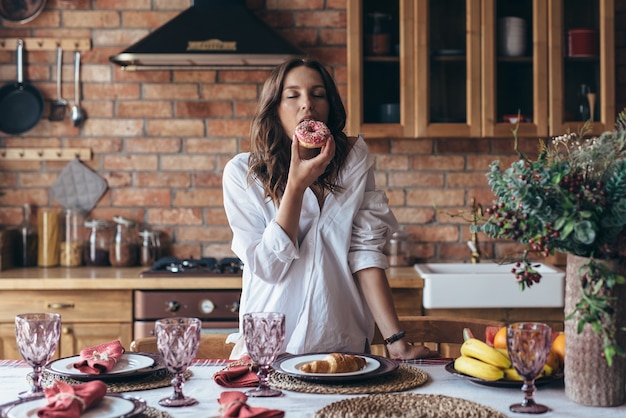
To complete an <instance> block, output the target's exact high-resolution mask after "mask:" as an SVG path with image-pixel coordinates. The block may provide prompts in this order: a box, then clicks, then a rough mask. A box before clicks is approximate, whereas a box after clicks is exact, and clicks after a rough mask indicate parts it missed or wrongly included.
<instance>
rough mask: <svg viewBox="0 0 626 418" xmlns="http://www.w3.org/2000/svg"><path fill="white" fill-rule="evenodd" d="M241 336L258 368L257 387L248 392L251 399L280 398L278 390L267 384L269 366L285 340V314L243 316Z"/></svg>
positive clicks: (259, 313) (263, 313)
mask: <svg viewBox="0 0 626 418" xmlns="http://www.w3.org/2000/svg"><path fill="white" fill-rule="evenodd" d="M243 336H244V339H245V341H246V348H247V349H248V355H249V356H250V359H252V360H253V361H254V362H255V363H257V365H258V367H259V371H258V372H257V374H258V375H259V386H258V387H257V388H256V389H253V390H249V391H247V392H246V395H248V396H252V397H266V396H280V395H282V392H281V391H280V390H276V389H272V388H270V386H269V384H268V380H269V370H270V367H271V366H270V365H271V364H272V362H273V361H274V360H276V357H277V356H278V354H279V353H280V350H281V348H282V347H283V341H284V340H285V314H283V313H280V312H254V313H247V314H244V316H243Z"/></svg>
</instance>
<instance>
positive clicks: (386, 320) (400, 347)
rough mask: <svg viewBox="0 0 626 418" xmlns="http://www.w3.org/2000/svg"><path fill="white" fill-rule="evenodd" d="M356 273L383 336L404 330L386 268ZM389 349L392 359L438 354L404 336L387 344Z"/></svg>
mask: <svg viewBox="0 0 626 418" xmlns="http://www.w3.org/2000/svg"><path fill="white" fill-rule="evenodd" d="M355 275H356V277H357V280H358V281H359V286H361V289H362V291H363V295H364V296H365V300H366V301H367V305H368V306H369V308H370V311H371V312H372V315H373V316H374V319H375V320H376V324H377V325H378V329H379V330H380V333H381V334H382V335H383V337H385V338H387V337H389V336H391V335H394V334H396V333H397V332H400V331H402V330H401V329H400V321H399V320H398V315H397V314H396V309H395V307H394V304H393V299H392V296H391V288H390V287H389V282H388V281H387V275H386V274H385V270H383V269H380V268H375V267H372V268H367V269H363V270H360V271H357V272H356V273H355ZM387 350H389V355H390V356H391V358H392V359H398V360H408V359H415V358H425V357H432V356H434V355H436V353H434V352H431V351H430V350H429V349H428V347H425V346H424V345H412V344H408V343H407V342H406V341H405V339H404V338H401V339H399V340H397V341H396V342H393V343H391V344H389V345H387Z"/></svg>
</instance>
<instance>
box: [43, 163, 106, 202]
mask: <svg viewBox="0 0 626 418" xmlns="http://www.w3.org/2000/svg"><path fill="white" fill-rule="evenodd" d="M107 187H108V186H107V182H106V180H105V179H103V178H102V177H100V175H99V174H98V173H96V172H95V171H92V170H91V169H90V168H89V167H87V166H86V165H84V164H83V163H82V162H81V161H80V160H79V159H78V158H75V159H73V160H72V161H70V162H69V163H68V165H66V166H65V168H64V169H63V171H61V174H60V175H59V177H58V178H57V179H56V181H55V182H54V184H53V185H52V187H51V189H50V196H51V197H52V198H53V199H55V200H57V201H58V202H59V203H61V204H62V205H63V206H64V207H66V208H75V209H82V210H83V211H85V213H89V212H90V211H91V210H92V209H93V208H94V207H95V206H96V204H97V203H98V200H100V198H101V197H102V195H103V194H104V192H105V191H106V189H107Z"/></svg>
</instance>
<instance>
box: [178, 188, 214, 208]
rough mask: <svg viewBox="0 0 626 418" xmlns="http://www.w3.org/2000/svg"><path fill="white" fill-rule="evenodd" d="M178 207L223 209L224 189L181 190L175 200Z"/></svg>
mask: <svg viewBox="0 0 626 418" xmlns="http://www.w3.org/2000/svg"><path fill="white" fill-rule="evenodd" d="M173 203H174V206H176V207H215V206H219V207H222V206H223V205H224V204H223V201H222V189H221V188H220V189H196V190H194V189H190V190H179V191H178V192H177V193H176V197H175V198H174V202H173Z"/></svg>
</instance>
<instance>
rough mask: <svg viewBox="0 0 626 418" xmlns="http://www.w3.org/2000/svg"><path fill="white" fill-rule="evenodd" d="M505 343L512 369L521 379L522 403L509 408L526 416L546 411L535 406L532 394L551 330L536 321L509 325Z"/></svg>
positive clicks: (549, 343)
mask: <svg viewBox="0 0 626 418" xmlns="http://www.w3.org/2000/svg"><path fill="white" fill-rule="evenodd" d="M506 344H507V347H508V350H509V356H510V357H511V363H513V367H514V368H515V370H517V373H518V374H519V375H520V376H521V377H522V378H523V379H524V384H523V385H522V391H523V392H524V400H523V401H522V402H521V403H517V404H513V405H511V406H510V407H509V409H510V410H511V411H513V412H520V413H525V414H542V413H544V412H547V411H549V410H550V408H548V407H547V406H545V405H540V404H538V403H535V400H534V398H533V394H534V393H535V390H536V388H535V379H536V378H537V376H539V374H540V373H541V372H542V371H543V366H544V365H545V364H546V360H547V359H548V354H549V353H550V348H551V347H552V330H551V329H550V327H549V326H548V325H546V324H542V323H538V322H518V323H515V324H511V325H509V326H508V327H507V329H506Z"/></svg>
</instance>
